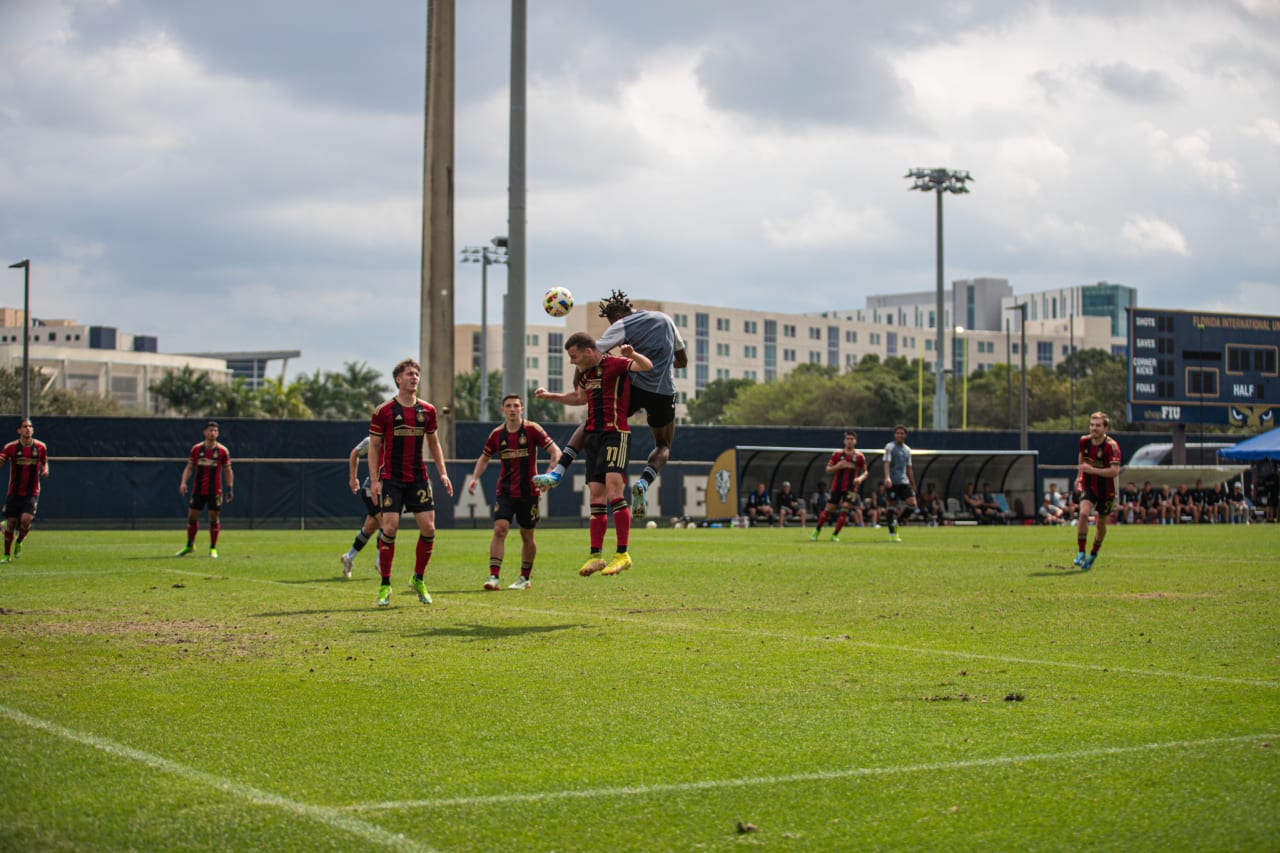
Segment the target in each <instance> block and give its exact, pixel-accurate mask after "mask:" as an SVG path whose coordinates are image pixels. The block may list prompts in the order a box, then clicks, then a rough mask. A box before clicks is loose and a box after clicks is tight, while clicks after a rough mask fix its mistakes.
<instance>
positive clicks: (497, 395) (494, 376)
mask: <svg viewBox="0 0 1280 853" xmlns="http://www.w3.org/2000/svg"><path fill="white" fill-rule="evenodd" d="M534 402H542V401H540V400H538V401H535V400H534V399H533V394H532V392H531V393H530V394H529V399H528V400H526V401H525V416H526V417H528V418H529V420H538V419H537V418H535V417H533V416H532V415H530V414H529V412H530V411H532V406H533V403H534ZM453 404H454V410H455V413H456V414H457V417H458V420H460V421H478V420H480V419H481V418H480V368H476V369H475V370H473V371H471V372H470V373H459V374H458V375H457V376H455V377H454V379H453ZM557 408H559V406H557ZM501 417H502V372H501V371H498V370H492V371H490V372H489V420H491V421H496V420H499V419H500V418H501Z"/></svg>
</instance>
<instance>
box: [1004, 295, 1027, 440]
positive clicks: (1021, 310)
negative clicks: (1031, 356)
mask: <svg viewBox="0 0 1280 853" xmlns="http://www.w3.org/2000/svg"><path fill="white" fill-rule="evenodd" d="M1005 310H1007V311H1017V312H1018V314H1019V318H1018V325H1019V326H1020V327H1021V330H1022V344H1021V349H1020V350H1019V352H1018V357H1019V358H1020V359H1021V360H1022V369H1021V371H1020V373H1021V374H1022V425H1021V428H1020V435H1019V438H1020V442H1019V447H1020V448H1021V449H1023V450H1026V449H1027V303H1025V302H1015V303H1014V304H1013V305H1011V306H1009V307H1008V308H1007V309H1005Z"/></svg>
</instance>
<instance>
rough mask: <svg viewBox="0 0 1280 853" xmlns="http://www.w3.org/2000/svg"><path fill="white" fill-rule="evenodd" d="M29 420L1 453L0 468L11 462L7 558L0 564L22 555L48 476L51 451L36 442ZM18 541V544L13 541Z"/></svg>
mask: <svg viewBox="0 0 1280 853" xmlns="http://www.w3.org/2000/svg"><path fill="white" fill-rule="evenodd" d="M35 432H36V428H35V426H33V425H32V423H31V419H30V418H23V419H22V420H20V421H18V440H17V441H11V442H9V443H8V444H6V445H5V446H4V449H3V450H0V465H3V464H5V463H6V462H8V463H9V492H8V497H7V498H6V500H5V503H4V517H5V519H6V522H7V523H6V524H5V528H4V557H3V558H0V563H7V562H9V560H10V553H9V552H10V550H12V551H13V557H20V556H22V541H23V540H24V539H26V538H27V534H28V533H30V532H31V522H33V521H35V518H36V507H37V505H38V504H39V503H40V478H41V477H48V476H49V448H47V447H45V445H44V442H43V441H36V439H35ZM15 538H16V540H17V541H16V542H15V541H14V540H15Z"/></svg>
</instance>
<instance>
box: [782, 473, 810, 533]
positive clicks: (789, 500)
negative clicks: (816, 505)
mask: <svg viewBox="0 0 1280 853" xmlns="http://www.w3.org/2000/svg"><path fill="white" fill-rule="evenodd" d="M777 504H778V524H780V525H781V526H783V527H786V526H787V518H788V517H794V518H798V519H800V526H801V527H802V528H803V527H804V521H805V519H806V518H807V517H808V515H807V514H806V512H805V509H804V501H802V500H801V499H800V496H799V495H797V494H796V493H795V492H793V491H791V484H790V483H788V482H786V481H785V480H784V481H783V483H782V491H780V492H778V498H777Z"/></svg>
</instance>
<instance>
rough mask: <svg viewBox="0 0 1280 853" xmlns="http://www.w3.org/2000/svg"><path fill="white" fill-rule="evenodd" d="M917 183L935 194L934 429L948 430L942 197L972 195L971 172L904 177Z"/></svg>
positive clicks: (944, 171)
mask: <svg viewBox="0 0 1280 853" xmlns="http://www.w3.org/2000/svg"><path fill="white" fill-rule="evenodd" d="M904 177H907V178H911V179H913V180H914V181H915V183H914V184H912V185H911V187H910V188H911V189H913V190H920V191H921V192H924V191H930V192H933V193H934V194H935V195H936V196H937V198H936V204H937V211H938V213H937V218H938V228H937V232H938V233H937V258H938V298H937V305H936V308H935V312H936V314H937V316H936V318H935V325H934V328H935V329H936V330H937V341H936V342H935V347H936V350H935V352H934V365H933V375H934V390H933V428H934V429H946V428H947V384H946V372H945V365H944V364H943V359H945V358H946V355H947V349H946V333H945V332H944V331H943V324H944V322H945V319H946V318H945V316H944V305H943V300H942V290H943V286H942V280H943V274H942V268H943V264H942V194H943V193H944V192H949V193H967V192H968V191H969V189H968V187H966V186H965V184H966V183H967V182H968V181H971V180H973V178H972V177H971V176H970V175H969V173H968V172H957V171H953V170H951V169H936V168H935V169H912V170H910V171H909V172H907V174H906V175H905V176H904Z"/></svg>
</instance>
